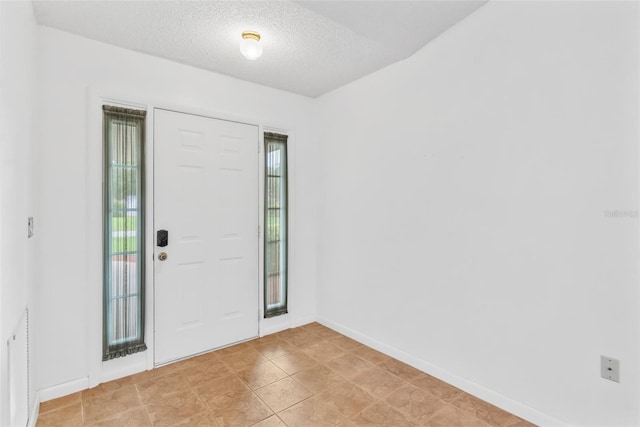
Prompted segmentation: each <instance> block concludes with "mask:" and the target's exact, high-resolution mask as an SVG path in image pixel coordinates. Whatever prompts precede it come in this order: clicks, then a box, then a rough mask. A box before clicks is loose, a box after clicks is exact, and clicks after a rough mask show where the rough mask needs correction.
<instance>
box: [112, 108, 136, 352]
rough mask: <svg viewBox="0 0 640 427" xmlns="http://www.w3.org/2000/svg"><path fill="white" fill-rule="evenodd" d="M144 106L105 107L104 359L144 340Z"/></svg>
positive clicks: (131, 347)
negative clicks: (140, 108) (141, 107)
mask: <svg viewBox="0 0 640 427" xmlns="http://www.w3.org/2000/svg"><path fill="white" fill-rule="evenodd" d="M145 116H146V112H145V111H140V110H132V109H126V108H120V107H114V106H108V105H105V106H103V143H104V159H105V164H104V177H103V178H104V190H103V194H104V214H103V215H104V216H103V229H104V262H103V271H104V282H103V291H104V296H103V355H102V359H103V360H109V359H113V358H116V357H122V356H126V355H128V354H133V353H137V352H139V351H143V350H146V348H147V346H146V345H145V343H144V168H143V163H144V128H145Z"/></svg>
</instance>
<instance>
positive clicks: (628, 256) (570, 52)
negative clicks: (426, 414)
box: [318, 2, 640, 426]
mask: <svg viewBox="0 0 640 427" xmlns="http://www.w3.org/2000/svg"><path fill="white" fill-rule="evenodd" d="M637 9H638V5H637V3H636V2H625V3H615V2H509V3H507V2H490V3H489V4H487V5H485V6H483V7H482V8H481V9H479V10H478V11H477V12H476V13H474V14H473V15H471V16H470V17H468V18H466V19H465V20H463V21H462V22H461V23H459V24H458V25H457V26H455V27H454V28H453V29H451V30H449V31H448V32H446V33H444V34H443V35H441V36H440V37H439V38H438V39H436V40H435V41H434V42H433V43H431V44H429V45H428V46H426V47H425V48H424V49H422V50H421V51H419V52H418V53H417V54H416V55H414V56H413V57H411V58H409V59H408V60H406V61H404V62H401V63H398V64H395V65H392V66H390V67H388V68H386V69H384V70H381V71H380V72H377V73H375V74H373V75H370V76H368V77H365V78H363V79H361V80H359V81H357V82H355V83H353V84H350V85H348V86H346V87H343V88H341V89H339V90H336V91H334V92H332V93H330V94H328V95H325V96H323V97H321V98H320V99H319V103H320V111H321V115H322V117H321V122H320V126H319V129H320V132H321V133H320V138H319V151H320V157H321V159H322V164H321V165H320V168H321V169H320V170H325V171H326V173H324V174H323V175H322V183H321V189H322V191H321V200H320V206H321V209H320V212H319V214H318V217H319V218H318V230H319V232H318V254H319V261H318V274H319V276H318V314H319V318H320V319H321V321H324V322H325V323H327V324H330V325H333V326H335V327H338V328H340V329H341V330H343V331H346V332H348V333H350V334H352V335H353V336H355V337H358V338H360V339H363V340H365V341H366V342H368V343H371V344H373V345H375V346H377V347H379V348H381V349H385V350H386V351H389V352H392V353H394V354H396V355H398V356H400V357H401V358H403V359H404V360H407V361H410V362H412V363H414V364H415V365H417V366H419V367H421V368H423V369H426V370H427V371H429V372H431V373H433V374H435V375H437V376H440V377H441V378H445V379H447V380H449V381H451V382H453V383H454V384H457V385H458V386H460V387H463V388H465V389H467V390H469V391H473V392H474V393H476V394H478V395H480V396H481V397H484V398H486V399H488V400H491V401H492V402H494V403H496V404H499V405H500V406H502V407H505V408H507V409H510V410H512V411H515V412H516V413H518V414H520V415H522V416H526V417H528V418H529V419H531V420H532V421H534V422H540V423H544V424H549V423H555V422H566V423H570V424H575V425H598V426H602V425H638V424H639V423H640V417H639V414H638V410H639V409H638V407H639V404H640V403H639V402H640V393H639V390H638V387H639V384H640V378H639V375H638V361H639V360H640V352H639V337H640V335H639V332H640V331H639V325H640V322H639V313H640V307H639V292H638V290H639V285H638V283H639V282H638V256H639V251H638V154H639V153H638V143H639V137H638V130H639V127H638V125H639V123H638V117H639V116H638V114H639V113H640V111H639V108H638V100H639V97H638V80H639V71H640V70H639V68H638V53H639V50H638V47H639V46H638V23H639V21H638V10H637ZM613 210H618V211H621V212H623V214H622V215H623V216H624V215H630V216H631V217H632V218H630V217H628V216H627V217H622V218H612V217H608V216H607V214H606V212H607V211H613ZM601 354H604V355H609V356H611V357H615V358H618V359H620V360H621V381H620V383H619V384H616V383H613V382H610V381H606V380H603V379H601V378H600V372H599V357H600V355H601Z"/></svg>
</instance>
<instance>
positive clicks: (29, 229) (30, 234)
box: [27, 216, 33, 238]
mask: <svg viewBox="0 0 640 427" xmlns="http://www.w3.org/2000/svg"><path fill="white" fill-rule="evenodd" d="M29 237H33V217H32V216H30V217H29V219H27V238H29Z"/></svg>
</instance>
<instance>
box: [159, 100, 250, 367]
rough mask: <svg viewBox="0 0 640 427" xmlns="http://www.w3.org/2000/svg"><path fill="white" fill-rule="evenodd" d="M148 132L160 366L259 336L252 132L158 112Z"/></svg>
mask: <svg viewBox="0 0 640 427" xmlns="http://www.w3.org/2000/svg"><path fill="white" fill-rule="evenodd" d="M154 134H155V136H154V142H155V147H154V150H155V151H154V175H155V177H154V192H155V194H154V203H155V209H154V215H155V217H154V226H155V228H156V230H160V229H165V230H168V231H169V244H168V245H167V246H166V247H162V248H161V247H157V246H156V248H155V264H154V265H155V325H156V330H155V361H156V365H158V364H162V363H166V362H169V361H172V360H176V359H180V358H184V357H187V356H190V355H193V354H197V353H200V352H203V351H207V350H211V349H214V348H217V347H221V346H224V345H227V344H231V343H233V342H237V341H241V340H244V339H247V338H251V337H255V336H256V335H257V333H258V304H259V301H258V286H259V282H258V250H259V248H258V244H259V240H258V128H257V126H252V125H246V124H242V123H235V122H228V121H224V120H217V119H212V118H207V117H202V116H193V115H189V114H184V113H176V112H171V111H166V110H159V109H156V110H155V117H154ZM160 252H165V253H166V254H167V258H166V260H164V261H161V260H159V259H158V254H159V253H160Z"/></svg>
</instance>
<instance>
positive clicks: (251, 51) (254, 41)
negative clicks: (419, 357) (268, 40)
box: [240, 31, 262, 61]
mask: <svg viewBox="0 0 640 427" xmlns="http://www.w3.org/2000/svg"><path fill="white" fill-rule="evenodd" d="M240 52H241V53H242V54H243V55H244V57H245V58H247V59H248V60H251V61H253V60H254V59H258V58H260V55H262V45H261V44H260V34H259V33H257V32H255V31H243V33H242V41H241V42H240Z"/></svg>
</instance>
